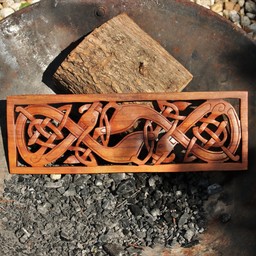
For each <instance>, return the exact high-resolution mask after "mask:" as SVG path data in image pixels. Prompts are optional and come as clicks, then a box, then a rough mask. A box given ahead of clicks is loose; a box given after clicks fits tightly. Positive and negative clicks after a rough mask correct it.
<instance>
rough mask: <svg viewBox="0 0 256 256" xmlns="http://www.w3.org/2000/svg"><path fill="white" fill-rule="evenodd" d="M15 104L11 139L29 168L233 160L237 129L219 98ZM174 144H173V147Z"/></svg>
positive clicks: (232, 114)
mask: <svg viewBox="0 0 256 256" xmlns="http://www.w3.org/2000/svg"><path fill="white" fill-rule="evenodd" d="M154 103H155V104H153V105H154V107H153V106H149V105H146V104H135V103H131V102H130V103H119V102H107V103H106V102H93V103H88V104H84V105H82V106H80V107H79V109H78V111H77V112H78V113H76V116H77V114H79V115H80V118H79V120H78V121H75V119H74V118H73V116H72V115H74V113H73V112H74V110H73V107H74V106H73V105H72V104H69V105H62V106H60V107H54V106H52V105H47V104H42V105H41V104H38V105H36V104H32V105H28V106H25V107H24V106H17V107H16V112H17V113H18V116H17V119H16V127H18V128H17V129H16V141H17V147H18V152H19V154H20V157H21V158H22V159H23V161H25V162H26V163H27V164H29V165H31V166H35V167H36V166H46V165H48V164H53V163H55V162H58V163H60V162H62V163H61V164H67V165H75V164H80V165H85V166H97V165H102V164H131V163H132V164H136V165H145V164H147V165H160V164H170V163H177V162H195V161H202V162H220V163H221V162H227V161H231V162H236V161H239V158H240V156H239V154H237V150H238V147H239V145H240V140H241V127H240V121H239V118H238V116H237V113H236V111H235V109H234V108H233V106H232V105H231V104H230V103H228V102H226V101H224V100H215V99H212V100H206V101H201V102H200V103H199V104H195V103H194V102H193V101H189V102H184V101H172V102H171V101H156V102H154ZM178 145H179V146H178Z"/></svg>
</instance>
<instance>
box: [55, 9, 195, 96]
mask: <svg viewBox="0 0 256 256" xmlns="http://www.w3.org/2000/svg"><path fill="white" fill-rule="evenodd" d="M54 79H55V80H56V83H57V86H58V87H59V88H62V87H64V88H65V90H67V91H69V92H70V93H76V94H80V93H82V94H83V93H132V92H166V91H170V92H179V91H182V89H184V88H185V87H186V85H187V84H188V83H189V82H190V81H191V79H192V75H191V74H190V73H189V72H188V71H187V70H186V68H184V66H182V65H181V64H180V63H179V62H178V61H177V60H176V59H175V58H174V57H172V56H171V55H170V54H169V53H168V52H167V51H166V50H165V49H164V48H163V47H162V46H161V45H160V44H159V43H158V42H156V41H155V40H154V39H152V38H151V37H150V36H149V35H148V34H147V33H145V32H144V31H143V30H142V29H141V28H140V27H139V26H138V25H137V24H136V23H135V22H133V20H132V19H130V18H129V17H128V16H127V15H126V14H120V15H118V16H116V17H114V18H112V19H111V20H109V21H108V22H106V23H104V24H103V25H102V26H100V27H99V28H97V29H95V30H94V31H93V32H92V33H90V34H89V35H88V36H86V37H85V38H84V39H83V41H82V42H81V43H80V44H79V45H78V46H77V47H76V48H75V49H74V50H73V51H72V52H71V53H70V54H69V55H68V57H67V58H66V59H65V60H64V62H63V63H62V64H61V65H60V66H59V68H58V69H57V71H56V72H55V74H54Z"/></svg>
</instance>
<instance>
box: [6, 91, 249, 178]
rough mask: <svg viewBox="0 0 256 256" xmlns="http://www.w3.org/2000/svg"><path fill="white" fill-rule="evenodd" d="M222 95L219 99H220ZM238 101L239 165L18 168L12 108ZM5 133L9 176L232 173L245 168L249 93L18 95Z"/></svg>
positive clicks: (9, 110) (13, 99)
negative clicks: (212, 100) (74, 104)
mask: <svg viewBox="0 0 256 256" xmlns="http://www.w3.org/2000/svg"><path fill="white" fill-rule="evenodd" d="M219 96H221V97H219ZM228 98H233V99H238V100H240V122H241V129H242V136H241V138H242V139H241V140H242V141H241V142H242V159H241V162H238V163H225V162H224V163H181V164H162V165H153V166H148V165H141V166H128V165H113V166H96V167H83V166H68V167H66V166H58V167H55V166H52V167H20V166H17V147H16V138H15V123H14V122H15V112H14V110H15V106H16V105H30V104H39V103H40V104H54V103H60V102H65V103H76V102H93V101H155V100H206V99H224V100H225V99H228ZM7 134H8V154H9V170H10V173H13V174H14V173H16V174H52V173H55V174H58V173H61V174H78V173H81V174H82V173H84V174H86V173H116V172H134V173H135V172H186V171H190V172H192V171H193V172H195V171H210V170H213V171H233V170H246V169H247V168H248V92H245V91H225V92H223V91H221V92H218V91H217V92H181V93H138V94H91V95H21V96H9V97H7Z"/></svg>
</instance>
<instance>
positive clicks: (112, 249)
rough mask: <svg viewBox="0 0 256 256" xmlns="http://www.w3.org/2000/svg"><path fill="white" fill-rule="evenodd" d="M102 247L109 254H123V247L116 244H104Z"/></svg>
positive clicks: (118, 255) (116, 255)
mask: <svg viewBox="0 0 256 256" xmlns="http://www.w3.org/2000/svg"><path fill="white" fill-rule="evenodd" d="M103 249H104V251H105V252H106V253H108V255H109V256H123V255H124V248H123V247H122V246H120V245H117V244H104V245H103Z"/></svg>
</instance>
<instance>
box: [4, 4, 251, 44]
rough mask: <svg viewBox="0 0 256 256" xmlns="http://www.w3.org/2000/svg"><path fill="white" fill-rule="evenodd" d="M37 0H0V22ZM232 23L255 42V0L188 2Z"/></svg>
mask: <svg viewBox="0 0 256 256" xmlns="http://www.w3.org/2000/svg"><path fill="white" fill-rule="evenodd" d="M38 1H39V0H0V20H1V19H3V18H5V17H7V16H8V15H10V14H12V13H14V12H15V11H17V10H19V9H21V8H24V7H26V6H28V5H30V4H33V3H36V2H38ZM190 1H191V2H195V3H197V4H199V5H201V6H203V7H205V8H208V9H211V10H212V11H213V12H216V13H218V14H219V15H221V16H224V17H225V18H227V19H229V20H230V21H232V22H233V23H234V24H236V25H237V26H238V27H240V28H242V29H244V30H245V31H246V32H247V33H248V34H249V35H250V36H251V37H252V38H253V39H255V40H256V0H231V1H230V0H190Z"/></svg>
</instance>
